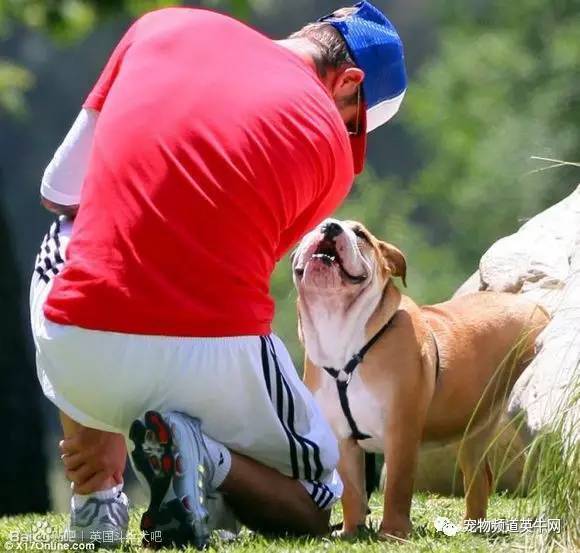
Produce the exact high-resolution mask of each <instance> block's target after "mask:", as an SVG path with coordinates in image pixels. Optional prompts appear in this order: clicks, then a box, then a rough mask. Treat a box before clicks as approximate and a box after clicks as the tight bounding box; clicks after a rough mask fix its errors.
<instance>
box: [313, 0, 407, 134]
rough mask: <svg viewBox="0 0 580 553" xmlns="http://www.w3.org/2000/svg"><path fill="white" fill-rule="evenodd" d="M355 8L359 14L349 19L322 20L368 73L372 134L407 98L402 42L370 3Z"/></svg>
mask: <svg viewBox="0 0 580 553" xmlns="http://www.w3.org/2000/svg"><path fill="white" fill-rule="evenodd" d="M353 7H354V8H356V11H355V12H354V13H352V14H350V15H348V16H346V17H337V16H335V15H334V14H331V15H327V16H325V17H322V18H320V19H319V21H324V22H325V23H330V24H331V25H332V26H333V27H334V28H335V29H337V30H338V32H339V33H340V34H341V35H342V37H343V38H344V40H345V42H346V45H347V47H348V50H349V52H350V55H351V56H352V58H353V60H354V62H355V63H356V65H357V66H358V67H359V68H360V69H362V70H363V71H364V73H365V78H364V81H363V83H362V92H363V96H364V101H365V103H366V108H367V109H366V132H371V131H372V130H374V129H376V128H377V127H379V126H381V125H383V124H384V123H386V122H387V121H388V120H389V119H391V118H392V117H393V116H394V115H395V113H397V111H398V110H399V106H400V105H401V102H402V101H403V97H404V96H405V90H406V89H407V76H406V72H405V58H404V54H403V43H402V41H401V38H400V37H399V34H398V33H397V30H396V29H395V27H394V26H393V24H392V23H391V22H390V21H389V20H388V19H387V17H386V16H385V15H384V14H383V13H382V12H381V11H380V10H379V9H377V8H376V7H375V6H373V5H372V4H371V3H370V2H367V1H366V0H363V2H359V3H358V4H355V5H354V6H353Z"/></svg>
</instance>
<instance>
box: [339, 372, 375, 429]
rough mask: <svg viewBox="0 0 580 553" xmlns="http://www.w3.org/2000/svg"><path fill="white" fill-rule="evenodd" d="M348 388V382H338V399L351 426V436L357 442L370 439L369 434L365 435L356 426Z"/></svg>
mask: <svg viewBox="0 0 580 553" xmlns="http://www.w3.org/2000/svg"><path fill="white" fill-rule="evenodd" d="M347 388H348V380H337V381H336V389H337V390H338V399H339V400H340V406H341V407H342V412H343V413H344V416H345V418H346V421H347V422H348V425H349V426H350V433H351V436H352V437H353V438H354V439H355V440H366V439H367V438H370V437H371V436H369V435H368V434H363V433H362V432H361V431H360V430H359V429H358V426H357V425H356V422H355V421H354V418H353V416H352V413H351V411H350V405H349V403H348V396H347V395H346V389H347Z"/></svg>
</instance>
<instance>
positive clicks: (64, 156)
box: [40, 108, 99, 217]
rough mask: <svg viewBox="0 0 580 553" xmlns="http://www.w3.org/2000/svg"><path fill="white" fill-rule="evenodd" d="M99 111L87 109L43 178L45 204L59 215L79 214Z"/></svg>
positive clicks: (43, 202)
mask: <svg viewBox="0 0 580 553" xmlns="http://www.w3.org/2000/svg"><path fill="white" fill-rule="evenodd" d="M98 114H99V112H98V111H96V110H94V109H88V108H83V109H82V110H81V112H80V113H79V115H78V117H77V118H76V120H75V122H74V123H73V126H72V127H71V129H70V130H69V132H68V134H67V135H66V137H65V139H64V140H63V142H62V144H61V145H60V146H59V148H58V150H57V151H56V152H55V154H54V157H53V158H52V160H51V162H50V163H49V164H48V167H47V168H46V170H45V172H44V176H43V177H42V184H41V186H40V196H41V203H42V205H43V206H44V207H45V208H46V209H48V210H49V211H51V212H53V213H56V214H57V215H66V216H68V217H74V216H75V215H76V212H77V209H78V205H79V200H80V195H81V189H82V186H83V181H84V180H85V175H86V173H87V167H88V163H89V157H90V153H91V148H92V145H93V135H94V132H95V126H96V123H97V117H98Z"/></svg>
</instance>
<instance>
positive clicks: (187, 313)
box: [45, 8, 354, 336]
mask: <svg viewBox="0 0 580 553" xmlns="http://www.w3.org/2000/svg"><path fill="white" fill-rule="evenodd" d="M84 106H85V107H88V108H93V109H96V110H99V111H100V112H101V113H100V115H99V118H98V121H97V126H96V130H95V137H94V144H93V149H92V153H91V159H90V162H89V168H88V173H87V176H86V179H85V182H84V185H83V190H82V194H81V201H80V209H79V212H78V215H77V218H76V220H75V222H74V226H73V233H72V238H71V241H70V244H69V247H68V250H67V258H68V259H67V263H66V267H65V269H64V270H63V271H62V273H61V274H60V275H59V276H58V277H57V278H56V280H55V283H54V287H53V289H52V291H51V293H50V295H49V297H48V300H47V302H46V305H45V314H46V317H47V318H48V319H49V320H51V321H54V322H57V323H60V324H67V325H75V326H80V327H84V328H89V329H96V330H107V331H116V332H124V333H133V334H155V335H168V336H234V335H251V334H265V333H268V332H270V325H271V322H272V318H273V315H274V304H273V301H272V299H271V297H270V295H269V281H270V276H271V274H272V271H273V269H274V265H275V262H276V261H277V260H278V259H279V258H280V257H281V256H282V255H283V254H284V253H285V252H286V251H287V250H288V249H289V248H290V247H291V246H292V245H293V244H295V243H296V242H297V240H299V239H300V237H301V236H303V235H304V234H305V233H306V232H307V231H308V230H310V229H311V228H313V227H314V226H315V225H316V224H318V223H319V222H320V221H321V220H322V219H323V218H325V217H326V216H328V215H329V214H330V213H332V211H333V210H334V209H335V208H336V207H337V206H338V205H339V204H340V203H341V201H342V200H343V199H344V197H345V196H346V195H347V193H348V191H349V188H350V186H351V183H352V180H353V177H354V175H353V172H354V171H353V157H352V152H351V148H350V144H349V137H348V134H347V132H346V129H345V125H344V123H343V121H342V119H341V117H340V114H339V112H338V110H337V109H336V107H335V104H334V102H333V100H332V98H331V97H330V95H329V93H328V92H327V91H326V89H325V88H324V87H323V85H322V83H321V82H320V80H319V79H318V77H317V76H316V74H315V72H314V70H313V69H311V68H310V67H309V66H308V65H307V64H306V63H305V62H304V61H303V60H301V59H300V58H299V57H298V56H296V55H295V54H293V53H292V52H290V51H288V50H287V49H285V48H284V47H282V46H280V45H277V44H276V43H275V42H273V41H272V40H270V39H269V38H267V37H265V36H264V35H262V34H260V33H258V32H256V31H255V30H253V29H251V28H249V27H247V26H246V25H244V24H242V23H240V22H239V21H236V20H234V19H231V18H229V17H226V16H224V15H220V14H216V13H213V12H211V11H205V10H197V9H189V8H169V9H164V10H159V11H155V12H151V13H149V14H147V15H145V16H143V17H142V18H141V19H139V20H138V21H137V22H136V23H135V24H134V25H133V26H132V27H131V28H130V29H129V31H128V32H127V34H126V35H125V36H124V37H123V39H122V40H121V42H120V43H119V45H118V46H117V48H116V49H115V51H114V52H113V54H112V56H111V58H110V60H109V62H108V63H107V65H106V67H105V69H104V71H103V73H102V75H101V76H100V78H99V80H98V82H97V84H96V86H95V88H94V89H93V90H92V92H91V93H90V94H89V97H88V99H87V100H86V102H85V104H84Z"/></svg>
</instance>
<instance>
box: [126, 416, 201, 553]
mask: <svg viewBox="0 0 580 553" xmlns="http://www.w3.org/2000/svg"><path fill="white" fill-rule="evenodd" d="M129 437H130V439H131V440H132V441H133V443H134V444H135V449H134V450H133V452H132V453H131V457H132V459H133V462H134V464H135V467H136V468H137V469H138V470H139V472H140V473H141V474H142V475H143V476H144V477H145V479H146V480H147V483H148V485H149V489H150V495H151V499H150V502H149V507H148V508H147V510H146V511H145V513H143V516H142V517H141V525H140V528H141V530H143V531H144V532H146V534H144V537H143V547H149V548H153V549H159V548H161V547H168V546H177V547H182V546H186V545H194V546H195V547H196V548H197V549H203V548H205V547H206V546H207V543H208V540H209V531H207V529H205V528H204V526H205V525H204V524H203V523H200V522H199V521H196V520H195V519H194V517H193V515H192V513H191V512H190V511H188V509H187V508H186V507H185V506H184V505H183V504H182V502H181V501H180V500H179V499H177V498H176V499H173V500H171V501H168V502H165V503H163V499H164V497H165V495H166V493H167V491H168V490H169V487H170V486H172V485H173V480H174V478H177V474H176V460H177V457H178V456H179V451H178V450H177V448H176V447H175V444H174V440H173V436H172V434H171V428H170V426H169V425H168V424H167V422H166V421H165V420H164V419H163V416H162V415H161V414H160V413H158V412H156V411H148V412H147V413H145V423H143V422H141V421H140V420H135V421H134V422H133V424H132V425H131V429H130V431H129ZM146 442H149V444H152V445H154V446H155V449H156V450H157V451H156V453H155V454H148V453H147V452H146V451H145V450H144V448H143V446H144V444H145V443H146ZM159 530H160V531H161V536H160V537H161V540H160V541H151V540H150V539H148V538H147V534H150V533H152V532H155V531H159Z"/></svg>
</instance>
